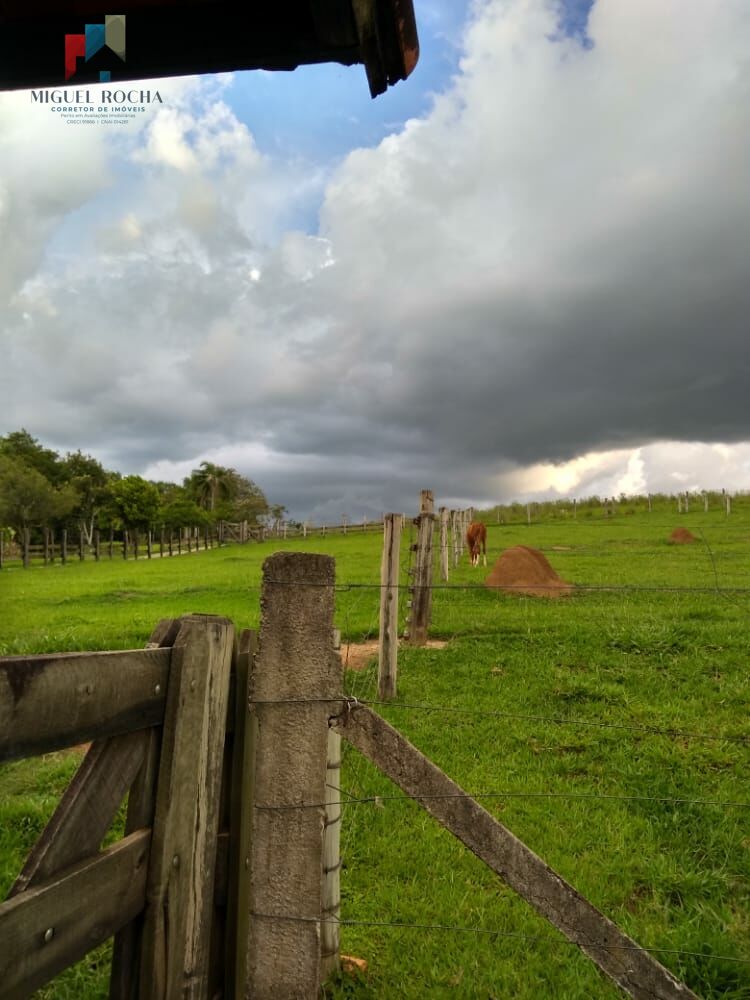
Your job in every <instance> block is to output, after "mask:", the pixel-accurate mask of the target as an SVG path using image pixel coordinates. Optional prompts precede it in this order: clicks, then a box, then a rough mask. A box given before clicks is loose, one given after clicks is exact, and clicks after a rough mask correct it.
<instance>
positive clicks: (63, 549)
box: [60, 528, 68, 566]
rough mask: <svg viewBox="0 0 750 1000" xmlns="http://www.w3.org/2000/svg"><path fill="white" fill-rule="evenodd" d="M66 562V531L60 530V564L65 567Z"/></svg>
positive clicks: (65, 529)
mask: <svg viewBox="0 0 750 1000" xmlns="http://www.w3.org/2000/svg"><path fill="white" fill-rule="evenodd" d="M67 561H68V529H67V528H63V529H62V538H61V539H60V562H61V563H62V564H63V566H64V565H65V563H66V562H67Z"/></svg>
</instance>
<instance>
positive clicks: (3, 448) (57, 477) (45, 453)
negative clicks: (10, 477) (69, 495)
mask: <svg viewBox="0 0 750 1000" xmlns="http://www.w3.org/2000/svg"><path fill="white" fill-rule="evenodd" d="M0 456H3V457H5V458H10V459H15V460H16V461H20V462H23V463H24V464H25V465H26V466H28V467H29V468H31V469H36V471H37V472H39V473H41V475H43V476H44V478H45V479H46V480H47V481H48V482H50V483H52V484H53V485H55V486H57V485H60V483H62V482H63V480H64V479H65V476H64V472H63V467H62V463H61V461H60V456H59V455H58V453H57V452H56V451H53V450H52V449H51V448H45V447H44V446H43V445H41V444H40V443H39V442H38V441H37V439H36V438H35V437H32V436H31V434H29V432H28V431H27V430H24V429H23V428H22V429H21V430H20V431H12V432H11V433H10V434H6V435H5V437H0Z"/></svg>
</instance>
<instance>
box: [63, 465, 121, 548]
mask: <svg viewBox="0 0 750 1000" xmlns="http://www.w3.org/2000/svg"><path fill="white" fill-rule="evenodd" d="M62 468H63V470H64V476H65V479H66V481H67V482H68V483H69V484H70V486H72V488H73V489H74V490H75V492H76V496H77V498H78V499H77V503H76V505H75V507H74V509H73V511H72V515H73V517H75V518H76V520H77V521H78V524H79V527H80V529H81V531H82V532H83V534H84V538H85V539H86V543H87V544H88V545H91V543H92V538H93V534H94V527H95V525H96V523H97V518H98V516H99V513H100V511H101V510H102V508H103V507H104V506H105V504H106V503H107V500H108V499H109V489H108V485H109V477H108V474H107V472H106V470H105V469H104V467H103V466H102V464H101V463H100V462H98V461H97V460H96V459H95V458H92V456H91V455H84V454H83V453H82V452H81V451H80V450H79V451H77V452H75V453H71V452H69V453H68V454H67V455H66V456H65V458H64V459H63V461H62Z"/></svg>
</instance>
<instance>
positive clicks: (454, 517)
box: [450, 510, 461, 569]
mask: <svg viewBox="0 0 750 1000" xmlns="http://www.w3.org/2000/svg"><path fill="white" fill-rule="evenodd" d="M450 517H451V537H452V539H453V568H454V569H455V568H456V566H458V560H459V558H460V552H459V547H460V544H461V542H460V539H459V535H460V532H459V527H458V511H457V510H452V511H451V513H450Z"/></svg>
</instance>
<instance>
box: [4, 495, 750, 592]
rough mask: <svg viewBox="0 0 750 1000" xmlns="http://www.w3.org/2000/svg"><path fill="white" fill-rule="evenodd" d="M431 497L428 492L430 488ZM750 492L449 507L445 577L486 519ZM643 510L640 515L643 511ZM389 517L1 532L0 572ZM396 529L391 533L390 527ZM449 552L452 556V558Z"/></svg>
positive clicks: (726, 508)
mask: <svg viewBox="0 0 750 1000" xmlns="http://www.w3.org/2000/svg"><path fill="white" fill-rule="evenodd" d="M423 492H424V491H423ZM748 496H750V494H748V493H746V492H744V491H738V492H736V493H735V494H732V493H730V492H728V491H727V490H721V491H718V490H704V491H701V492H695V491H693V492H691V491H686V492H684V493H677V494H644V495H642V496H620V497H609V498H608V497H604V498H601V499H599V498H587V499H584V500H579V499H577V498H572V499H571V500H565V501H563V500H558V501H553V500H540V501H529V502H527V503H519V502H514V503H510V504H497V505H495V506H494V507H488V508H486V509H483V510H481V511H475V509H474V508H473V507H469V508H466V509H463V510H452V509H451V510H448V508H445V507H441V508H440V514H439V517H436V518H435V525H436V527H438V528H439V531H440V542H439V544H440V563H441V576H442V578H443V580H447V579H448V565H449V562H450V556H451V554H452V557H453V564H454V565H456V564H457V563H458V559H459V557H460V556H461V555H462V554H463V551H464V541H463V536H464V535H465V532H466V528H467V527H468V524H469V522H470V521H471V520H473V519H474V518H475V517H476V519H477V520H481V521H484V522H485V523H486V524H493V523H497V524H516V523H524V522H525V523H526V524H528V525H531V524H538V523H541V522H544V521H548V520H549V521H556V520H564V521H567V522H568V523H570V521H571V520H572V521H577V520H578V519H579V515H580V517H581V519H585V520H593V519H595V518H596V519H601V520H608V519H610V518H613V517H615V516H617V515H627V514H634V513H637V512H640V513H658V512H666V511H672V512H674V513H677V514H687V513H690V511H691V510H692V511H693V512H696V511H703V512H704V513H708V511H709V510H710V509H711V510H716V509H717V508H718V509H719V510H720V511H722V512H723V513H724V514H725V515H726V516H727V517H729V515H730V514H731V513H732V509H733V505H737V503H738V501H742V502H743V503H744V501H745V500H746V498H747V497H748ZM639 506H640V507H642V508H643V509H642V510H640V511H638V510H636V508H638V507H639ZM424 513H425V512H424V510H423V509H422V507H421V505H420V512H419V513H418V514H417V515H411V514H410V515H406V514H403V513H402V514H401V515H400V518H401V520H400V527H399V531H400V532H402V531H403V530H404V529H405V528H406V527H407V526H408V525H409V524H410V523H412V522H413V523H414V524H418V523H419V521H420V518H421V516H422V514H424ZM390 516H393V515H386V514H385V513H384V514H383V515H382V516H381V517H380V518H376V519H372V520H371V519H369V518H367V517H363V518H362V519H361V520H350V519H349V518H348V517H347V516H346V515H344V516H343V517H342V519H341V521H340V522H339V523H337V524H316V523H314V522H313V521H310V520H305V521H290V520H277V521H276V522H274V523H273V524H271V525H269V524H251V523H250V522H248V521H234V522H232V521H218V522H216V524H214V525H206V526H203V527H198V526H189V527H181V528H174V529H169V528H167V526H166V525H162V526H161V527H160V528H156V529H152V530H150V531H138V530H135V529H117V530H112V529H110V530H109V532H108V533H107V532H106V531H105V532H101V531H99V530H98V529H97V530H94V532H93V533H92V535H91V537H90V540H89V539H87V538H86V537H85V534H84V532H83V531H80V532H78V531H75V530H71V529H63V530H61V531H59V532H55V531H53V530H52V529H50V528H44V529H43V542H42V543H41V544H39V543H35V544H31V542H30V532H29V530H28V529H27V530H26V532H25V533H24V536H23V537H21V538H17V539H15V540H12V541H10V542H9V541H8V540H7V538H6V537H5V536H4V533H3V531H2V530H1V529H0V569H2V568H3V566H4V564H5V563H7V562H12V561H16V562H17V561H22V562H23V564H24V566H29V565H30V563H31V560H32V559H37V560H39V559H41V560H42V562H43V563H44V565H47V564H51V563H54V562H55V561H56V560H59V561H60V562H61V563H63V564H65V563H66V562H67V561H68V560H70V559H78V560H79V561H83V560H85V559H87V558H90V559H94V560H95V561H97V562H98V561H99V560H100V559H102V558H109V559H115V558H118V559H120V558H121V559H131V558H132V559H139V558H145V559H152V558H162V557H165V556H173V555H175V554H176V555H183V554H185V553H192V552H199V551H201V552H202V551H206V550H208V549H212V548H217V547H218V546H221V545H225V544H227V543H230V542H234V543H239V544H245V543H247V542H253V541H254V542H264V541H269V540H271V539H289V538H307V537H308V536H312V537H326V536H327V535H337V534H341V535H347V534H350V533H351V534H363V533H367V532H376V531H377V532H380V531H385V530H386V524H387V517H390ZM389 530H392V528H391V529H389ZM449 530H450V533H451V535H452V538H453V541H452V545H451V546H449V545H448V541H447V538H448V531H449ZM449 548H450V549H452V552H451V553H449Z"/></svg>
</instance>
